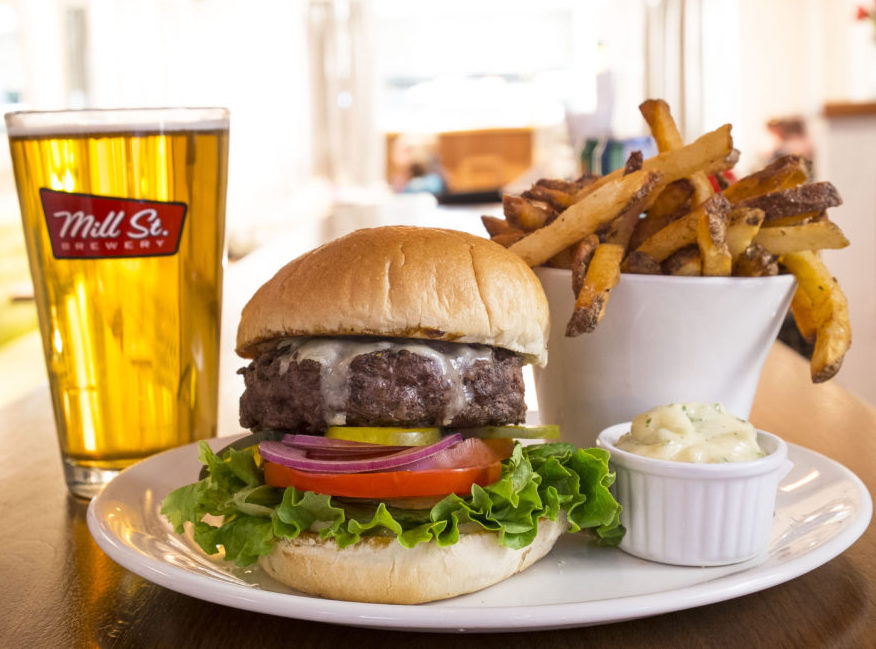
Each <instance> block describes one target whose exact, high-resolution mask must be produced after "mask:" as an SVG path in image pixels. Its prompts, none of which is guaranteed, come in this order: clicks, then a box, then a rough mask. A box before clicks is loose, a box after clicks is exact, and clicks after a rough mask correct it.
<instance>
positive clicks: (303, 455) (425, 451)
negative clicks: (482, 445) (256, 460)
mask: <svg viewBox="0 0 876 649" xmlns="http://www.w3.org/2000/svg"><path fill="white" fill-rule="evenodd" d="M461 441H462V435H460V434H459V433H454V434H452V435H448V436H447V437H444V438H443V439H442V440H441V441H440V442H436V443H435V444H431V445H430V446H411V447H405V448H404V450H401V451H396V452H394V453H390V454H388V455H381V456H380V457H375V458H359V459H346V460H342V459H335V460H329V459H318V458H311V457H308V456H307V451H306V450H305V449H303V448H296V447H293V446H289V445H288V444H284V443H283V442H262V443H261V444H259V454H260V455H261V456H262V457H263V458H264V459H266V460H268V461H269V462H275V463H276V464H282V465H284V466H288V467H289V468H292V469H298V470H300V471H312V472H317V473H364V472H368V471H387V470H392V469H398V468H401V467H405V466H406V465H408V464H412V463H413V462H417V461H419V460H422V459H424V458H427V457H429V456H431V455H434V454H435V453H439V452H440V451H443V450H444V449H446V448H449V447H451V446H453V445H454V444H457V443H459V442H461Z"/></svg>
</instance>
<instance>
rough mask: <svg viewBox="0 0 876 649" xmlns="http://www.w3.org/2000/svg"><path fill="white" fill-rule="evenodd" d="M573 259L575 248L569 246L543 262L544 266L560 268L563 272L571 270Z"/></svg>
mask: <svg viewBox="0 0 876 649" xmlns="http://www.w3.org/2000/svg"><path fill="white" fill-rule="evenodd" d="M574 258H575V246H569V247H568V248H563V249H562V250H560V251H559V252H558V253H557V254H555V255H554V256H553V257H551V258H550V259H548V260H547V261H546V262H544V265H545V266H549V267H550V268H562V269H563V270H569V269H570V268H572V262H573V261H574Z"/></svg>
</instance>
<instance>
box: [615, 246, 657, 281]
mask: <svg viewBox="0 0 876 649" xmlns="http://www.w3.org/2000/svg"><path fill="white" fill-rule="evenodd" d="M621 271H622V272H624V273H632V274H634V275H660V274H661V273H662V272H663V270H662V269H661V268H660V262H658V261H657V260H656V259H654V258H653V257H651V256H650V255H646V254H645V253H644V252H639V251H638V250H633V251H632V252H631V253H630V254H628V255H627V256H626V257H625V258H624V260H623V262H622V263H621Z"/></svg>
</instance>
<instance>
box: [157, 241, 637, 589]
mask: <svg viewBox="0 0 876 649" xmlns="http://www.w3.org/2000/svg"><path fill="white" fill-rule="evenodd" d="M547 332H548V306H547V300H546V298H545V295H544V293H543V291H542V288H541V285H540V283H539V282H538V279H537V278H536V277H535V275H534V273H533V272H532V271H531V269H530V268H529V267H528V266H527V265H526V264H525V263H524V262H523V261H522V260H521V259H520V258H518V257H517V256H516V255H514V254H513V253H510V252H509V251H508V250H506V249H505V248H503V247H502V246H500V245H498V244H495V243H493V242H491V241H489V240H486V239H482V238H480V237H476V236H473V235H469V234H466V233H463V232H457V231H452V230H443V229H432V228H416V227H383V228H373V229H364V230H358V231H356V232H353V233H352V234H349V235H347V236H345V237H342V238H340V239H337V240H335V241H332V242H329V243H327V244H325V245H323V246H321V247H319V248H317V249H315V250H313V251H311V252H309V253H306V254H304V255H303V256H301V257H299V258H297V259H295V260H294V261H292V262H290V263H289V264H287V265H286V266H285V267H283V268H282V269H280V270H279V271H278V272H277V274H276V275H275V276H274V277H273V278H272V279H271V280H269V281H268V282H267V283H266V284H264V285H263V286H262V287H261V288H260V289H259V290H258V291H257V292H256V293H255V295H254V296H253V297H252V299H251V300H250V301H249V303H248V304H247V305H246V306H245V307H244V309H243V312H242V314H241V319H240V325H239V327H238V333H237V352H238V354H239V355H240V356H241V357H243V358H245V359H249V364H248V365H247V366H246V367H244V368H243V369H241V370H240V373H241V374H242V375H243V379H244V384H245V390H244V392H243V395H242V396H241V399H240V422H241V425H242V426H243V427H245V428H250V429H252V430H253V431H254V435H253V436H252V437H250V438H243V439H242V440H240V441H238V442H236V443H235V444H234V445H233V446H234V447H233V448H229V449H228V450H227V451H225V452H224V453H220V454H215V453H213V451H212V450H211V449H210V447H209V446H208V445H207V444H206V443H201V450H200V459H201V461H202V462H203V464H204V465H205V471H204V472H202V479H200V480H199V481H197V482H195V483H192V484H189V485H186V486H184V487H181V488H179V489H177V490H176V491H174V492H172V493H171V494H169V495H168V497H167V498H166V499H165V501H164V503H163V505H162V513H164V515H165V516H166V517H167V518H168V520H169V521H170V522H171V524H172V525H173V526H174V528H175V529H176V530H177V532H180V533H182V532H184V531H186V529H188V531H189V533H191V534H192V535H193V538H194V540H195V541H196V542H197V543H198V544H199V545H200V546H201V548H202V549H204V551H206V552H208V553H210V554H216V553H224V558H225V559H226V560H230V561H233V562H235V563H237V564H238V565H249V564H252V563H255V562H258V563H259V565H260V566H261V568H262V569H263V570H265V571H266V572H267V573H268V574H269V575H271V576H272V577H273V578H275V579H276V580H278V581H280V582H282V583H283V584H286V585H288V586H290V587H292V588H293V589H295V590H298V591H301V592H304V593H309V594H315V595H320V596H323V597H329V598H334V599H343V600H352V601H364V602H380V603H399V604H409V603H419V602H426V601H432V600H436V599H443V598H448V597H453V596H456V595H459V594H463V593H467V592H472V591H475V590H479V589H481V588H485V587H487V586H490V585H492V584H495V583H497V582H499V581H502V580H504V579H506V578H508V577H510V576H511V575H513V574H515V573H517V572H520V571H521V570H524V569H525V568H527V567H529V566H530V565H532V564H533V563H534V562H536V561H538V560H539V559H540V558H542V557H543V556H544V555H546V554H547V553H548V552H549V551H550V550H551V548H552V547H553V545H554V543H555V542H556V541H557V539H558V538H559V536H560V535H562V534H563V533H565V532H567V531H570V532H579V531H582V530H583V531H586V533H588V534H589V536H590V537H591V538H592V539H594V540H595V541H597V542H601V543H608V544H614V543H617V542H618V541H619V540H620V536H621V535H622V534H623V528H622V527H620V525H619V513H620V506H619V505H618V503H617V502H616V501H615V500H614V498H613V497H612V496H611V493H610V492H609V486H610V485H611V483H612V481H613V478H614V476H613V474H611V473H610V472H609V468H608V453H607V452H606V451H604V450H602V449H577V448H575V447H574V446H572V445H570V444H566V443H559V442H554V443H534V440H532V439H529V440H526V441H527V443H520V441H519V438H534V437H535V438H550V437H555V436H556V435H557V430H556V428H555V427H550V426H535V427H530V426H526V425H525V424H524V420H525V416H526V402H525V400H524V382H523V367H524V365H525V364H527V363H538V364H544V363H545V362H546V360H547V352H546V347H547Z"/></svg>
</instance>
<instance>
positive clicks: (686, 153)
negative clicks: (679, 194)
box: [575, 124, 733, 202]
mask: <svg viewBox="0 0 876 649" xmlns="http://www.w3.org/2000/svg"><path fill="white" fill-rule="evenodd" d="M730 131H731V126H730V124H725V125H724V126H721V127H720V128H717V129H715V130H714V131H711V132H709V133H706V134H705V135H702V136H700V137H699V138H697V139H696V140H695V141H693V142H691V143H690V144H686V145H685V146H683V147H681V148H679V149H675V150H673V151H666V152H664V153H660V154H658V155H656V156H653V157H651V158H648V159H647V160H645V161H644V162H643V163H642V171H646V172H647V171H653V172H657V173H660V174H661V175H662V179H661V188H662V186H665V185H668V184H669V183H671V182H674V181H676V180H679V179H681V178H687V177H689V176H690V175H692V174H693V173H695V172H697V171H703V170H707V173H711V172H710V171H708V170H709V169H711V168H713V167H716V166H721V165H724V164H726V160H727V157H728V156H730V155H731V154H732V152H733V137H732V136H731V135H730ZM623 172H624V170H623V169H616V170H615V171H612V172H611V173H610V174H607V175H605V176H602V177H601V178H600V179H599V180H597V181H596V182H594V183H592V184H590V185H588V186H586V187H584V188H583V189H581V191H579V192H578V194H577V195H576V196H575V201H576V202H577V201H581V200H583V199H584V198H585V197H586V196H588V195H589V194H590V193H592V192H595V191H596V190H597V189H599V188H601V187H603V186H605V185H607V184H610V183H613V182H616V181H617V180H618V179H619V178H620V177H622V176H623Z"/></svg>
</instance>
